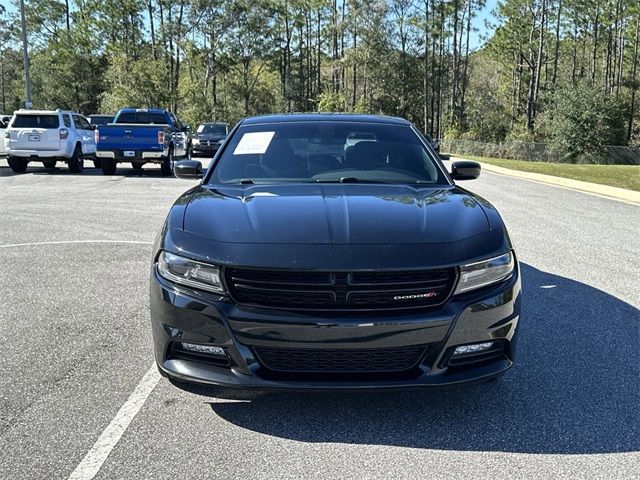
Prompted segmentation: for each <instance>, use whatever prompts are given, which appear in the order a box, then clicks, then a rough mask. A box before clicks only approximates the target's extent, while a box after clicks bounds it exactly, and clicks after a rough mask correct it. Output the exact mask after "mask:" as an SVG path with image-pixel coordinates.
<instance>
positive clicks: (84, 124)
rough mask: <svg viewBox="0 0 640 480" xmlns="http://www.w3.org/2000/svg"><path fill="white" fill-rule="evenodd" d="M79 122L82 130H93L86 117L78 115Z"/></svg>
mask: <svg viewBox="0 0 640 480" xmlns="http://www.w3.org/2000/svg"><path fill="white" fill-rule="evenodd" d="M80 123H81V124H82V129H83V130H93V127H91V124H90V123H89V122H88V121H87V119H86V118H84V117H80Z"/></svg>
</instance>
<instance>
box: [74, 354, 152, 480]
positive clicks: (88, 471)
mask: <svg viewBox="0 0 640 480" xmlns="http://www.w3.org/2000/svg"><path fill="white" fill-rule="evenodd" d="M159 380H160V374H159V373H158V369H157V368H156V364H155V362H154V363H153V364H152V365H151V368H150V369H149V371H147V373H146V374H145V375H144V377H142V380H141V381H140V383H139V384H138V386H137V387H136V389H135V390H134V391H133V393H132V394H131V395H130V396H129V398H128V399H127V401H126V402H125V403H124V405H122V407H120V410H118V413H117V414H116V416H115V417H114V418H113V420H111V423H110V424H109V425H108V426H107V428H105V429H104V431H103V432H102V434H101V435H100V437H98V440H97V441H96V443H95V444H94V445H93V447H92V448H91V450H89V452H88V453H87V454H86V455H85V457H84V458H83V459H82V461H81V462H80V464H79V465H78V466H77V467H76V469H75V470H74V471H73V472H72V473H71V475H69V480H90V479H92V478H93V477H95V476H96V474H97V473H98V471H99V470H100V467H102V464H103V463H104V461H105V460H106V459H107V457H108V456H109V454H110V453H111V451H112V450H113V448H114V447H115V446H116V444H117V443H118V441H119V440H120V438H121V437H122V435H123V434H124V432H125V431H126V430H127V428H128V427H129V424H130V423H131V421H132V420H133V418H134V417H135V416H136V415H137V413H138V412H139V411H140V408H142V405H144V402H145V401H146V400H147V398H148V397H149V395H150V394H151V392H152V391H153V389H154V388H155V386H156V385H157V384H158V381H159Z"/></svg>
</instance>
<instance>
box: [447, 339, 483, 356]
mask: <svg viewBox="0 0 640 480" xmlns="http://www.w3.org/2000/svg"><path fill="white" fill-rule="evenodd" d="M492 346H493V342H483V343H474V344H471V345H460V346H459V347H456V349H455V350H454V351H453V354H454V355H465V354H467V353H477V352H482V351H484V350H489V349H490V348H491V347H492Z"/></svg>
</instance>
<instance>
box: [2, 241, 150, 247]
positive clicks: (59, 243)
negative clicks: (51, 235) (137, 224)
mask: <svg viewBox="0 0 640 480" xmlns="http://www.w3.org/2000/svg"><path fill="white" fill-rule="evenodd" d="M69 243H132V244H136V245H153V242H143V241H139V240H59V241H54V242H33V243H8V244H5V245H0V248H11V247H33V246H38V245H65V244H69Z"/></svg>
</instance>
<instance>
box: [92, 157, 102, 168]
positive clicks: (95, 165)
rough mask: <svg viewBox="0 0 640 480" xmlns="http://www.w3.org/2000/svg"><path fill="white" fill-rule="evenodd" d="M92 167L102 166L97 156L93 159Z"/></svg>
mask: <svg viewBox="0 0 640 480" xmlns="http://www.w3.org/2000/svg"><path fill="white" fill-rule="evenodd" d="M93 168H102V162H101V161H100V159H99V158H96V159H95V160H94V161H93Z"/></svg>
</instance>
